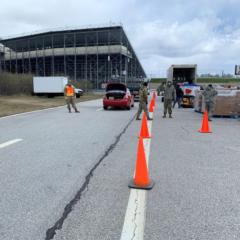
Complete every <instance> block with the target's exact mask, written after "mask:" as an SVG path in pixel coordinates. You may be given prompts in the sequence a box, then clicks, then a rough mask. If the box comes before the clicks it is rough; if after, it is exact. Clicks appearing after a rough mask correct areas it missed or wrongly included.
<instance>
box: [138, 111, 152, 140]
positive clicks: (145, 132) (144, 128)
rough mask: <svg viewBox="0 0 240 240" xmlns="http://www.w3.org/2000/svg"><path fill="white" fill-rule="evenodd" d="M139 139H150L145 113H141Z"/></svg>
mask: <svg viewBox="0 0 240 240" xmlns="http://www.w3.org/2000/svg"><path fill="white" fill-rule="evenodd" d="M139 137H142V138H151V136H150V134H149V131H148V125H147V117H146V114H145V112H144V113H143V119H142V126H141V131H140V135H139Z"/></svg>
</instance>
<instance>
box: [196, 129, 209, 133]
mask: <svg viewBox="0 0 240 240" xmlns="http://www.w3.org/2000/svg"><path fill="white" fill-rule="evenodd" d="M198 132H200V133H212V131H210V130H209V131H208V132H206V131H202V129H200V130H198Z"/></svg>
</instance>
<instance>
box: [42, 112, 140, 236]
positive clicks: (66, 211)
mask: <svg viewBox="0 0 240 240" xmlns="http://www.w3.org/2000/svg"><path fill="white" fill-rule="evenodd" d="M135 116H136V114H135V115H134V117H133V118H132V119H131V120H130V121H129V122H128V124H127V125H126V126H125V128H124V129H123V130H122V132H121V133H120V134H119V135H118V136H117V137H116V139H115V141H114V142H113V143H112V144H111V145H110V146H109V147H108V149H107V150H106V151H105V153H104V154H103V156H102V157H101V158H100V159H99V160H98V162H97V163H96V164H95V165H94V166H93V168H92V169H91V170H90V172H89V173H88V175H87V176H86V177H85V182H84V183H83V185H82V186H81V188H80V189H79V190H78V192H77V193H76V195H75V196H74V198H73V199H72V200H71V201H70V202H69V203H68V204H67V205H66V206H65V208H64V211H63V213H62V216H61V217H60V218H59V219H58V220H57V221H56V222H55V224H54V225H53V226H52V227H51V228H49V229H48V230H47V231H46V237H45V240H51V239H53V238H54V236H55V235H56V231H57V230H61V229H62V226H63V223H64V221H65V220H66V219H67V217H68V215H69V214H70V213H71V212H72V210H73V207H74V206H75V205H76V204H77V203H78V202H79V200H80V199H81V197H82V193H83V192H84V191H85V190H86V189H88V185H89V183H90V180H91V178H92V177H93V173H94V171H95V170H96V169H97V167H98V166H99V165H100V163H101V162H102V161H103V160H104V159H105V158H106V157H107V156H109V154H110V153H111V152H112V151H113V150H114V149H115V147H116V146H117V144H118V143H119V141H120V139H121V137H122V135H123V134H124V133H125V132H126V131H127V129H128V127H129V126H130V125H131V123H132V122H133V120H134V119H135Z"/></svg>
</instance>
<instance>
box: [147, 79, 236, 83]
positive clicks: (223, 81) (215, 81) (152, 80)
mask: <svg viewBox="0 0 240 240" xmlns="http://www.w3.org/2000/svg"><path fill="white" fill-rule="evenodd" d="M166 80H167V79H166V78H152V79H151V83H159V84H160V83H162V82H166ZM197 83H222V84H228V83H229V84H230V83H238V84H240V78H198V79H197Z"/></svg>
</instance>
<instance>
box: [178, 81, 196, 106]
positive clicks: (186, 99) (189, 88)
mask: <svg viewBox="0 0 240 240" xmlns="http://www.w3.org/2000/svg"><path fill="white" fill-rule="evenodd" d="M180 87H181V89H182V90H183V99H182V104H181V105H182V106H183V107H194V99H195V96H196V92H197V91H199V90H200V85H197V84H188V83H185V84H183V85H182V86H180Z"/></svg>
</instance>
